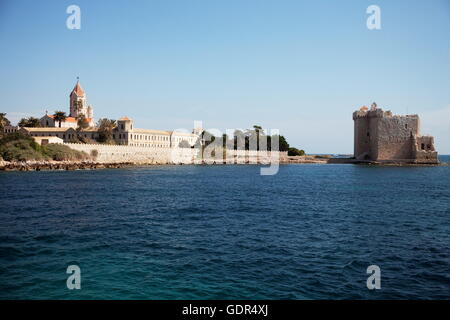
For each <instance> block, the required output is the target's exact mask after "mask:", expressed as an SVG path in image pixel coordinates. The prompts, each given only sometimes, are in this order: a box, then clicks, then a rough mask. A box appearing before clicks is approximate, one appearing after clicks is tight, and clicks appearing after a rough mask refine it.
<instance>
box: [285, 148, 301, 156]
mask: <svg viewBox="0 0 450 320" xmlns="http://www.w3.org/2000/svg"><path fill="white" fill-rule="evenodd" d="M304 155H305V151H304V150H299V149H297V148H289V150H288V156H304Z"/></svg>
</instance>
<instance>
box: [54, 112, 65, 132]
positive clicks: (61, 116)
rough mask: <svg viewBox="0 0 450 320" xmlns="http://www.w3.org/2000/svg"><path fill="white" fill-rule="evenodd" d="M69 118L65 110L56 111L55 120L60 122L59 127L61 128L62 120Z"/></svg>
mask: <svg viewBox="0 0 450 320" xmlns="http://www.w3.org/2000/svg"><path fill="white" fill-rule="evenodd" d="M66 119H67V115H66V113H65V112H64V111H55V113H54V114H53V120H54V121H55V122H58V123H59V127H60V128H61V122H63V121H65V120H66Z"/></svg>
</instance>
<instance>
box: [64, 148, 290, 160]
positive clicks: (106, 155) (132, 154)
mask: <svg viewBox="0 0 450 320" xmlns="http://www.w3.org/2000/svg"><path fill="white" fill-rule="evenodd" d="M65 145H67V146H68V147H70V148H72V149H75V150H78V151H84V152H86V153H87V154H89V155H91V156H93V157H94V156H95V157H94V159H95V161H97V162H100V163H124V162H132V163H137V164H194V163H196V164H200V163H206V164H214V163H216V164H219V163H262V164H264V163H271V162H274V161H279V159H280V160H281V159H282V158H286V157H287V152H275V151H274V152H263V151H248V150H227V151H226V152H225V154H226V155H227V160H225V161H224V159H223V157H221V155H222V154H223V150H221V151H220V152H217V153H216V154H217V156H214V157H212V156H209V157H205V158H203V157H202V156H201V154H200V152H199V150H198V149H193V148H157V147H137V146H125V145H104V144H81V143H65Z"/></svg>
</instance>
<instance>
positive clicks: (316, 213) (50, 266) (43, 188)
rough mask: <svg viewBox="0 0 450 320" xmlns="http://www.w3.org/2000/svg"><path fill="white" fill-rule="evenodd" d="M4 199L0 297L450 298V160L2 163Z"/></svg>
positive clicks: (0, 181)
mask: <svg viewBox="0 0 450 320" xmlns="http://www.w3.org/2000/svg"><path fill="white" fill-rule="evenodd" d="M0 201H1V209H0V219H1V224H0V298H1V299H12V298H18V299H47V298H50V299H230V298H236V299H241V298H245V299H386V298H387V299H391V298H392V299H396V298H403V299H416V298H424V299H429V298H444V299H448V298H450V273H449V270H450V259H449V258H450V255H449V244H450V166H449V167H445V166H442V167H376V166H358V165H314V164H312V165H283V166H281V167H280V171H279V173H278V174H277V175H275V176H260V175H259V167H258V166H252V165H236V166H153V167H145V168H130V169H112V170H93V171H70V172H65V171H61V172H55V171H48V172H3V173H0ZM71 264H76V265H79V266H80V268H81V274H82V283H81V286H82V289H81V290H68V289H67V288H66V279H67V276H68V275H66V273H65V272H66V268H67V266H68V265H71ZM371 264H376V265H378V266H380V268H381V273H382V283H381V284H382V289H381V290H376V291H370V290H368V289H367V287H366V279H367V276H368V275H367V274H366V268H367V267H368V266H369V265H371Z"/></svg>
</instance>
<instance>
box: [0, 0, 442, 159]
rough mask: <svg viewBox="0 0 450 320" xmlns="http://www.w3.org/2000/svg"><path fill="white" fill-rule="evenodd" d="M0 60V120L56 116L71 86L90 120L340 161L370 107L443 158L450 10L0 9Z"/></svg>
mask: <svg viewBox="0 0 450 320" xmlns="http://www.w3.org/2000/svg"><path fill="white" fill-rule="evenodd" d="M69 5H77V6H79V7H80V10H81V29H79V30H70V29H68V28H67V26H66V20H67V18H68V17H69V14H68V13H66V9H67V7H68V6H69ZM370 5H377V6H379V8H380V10H381V29H380V30H369V29H368V28H367V25H366V20H367V18H368V17H369V14H367V13H366V9H367V7H368V6H370ZM0 48H1V50H0V88H1V90H0V94H1V97H2V98H1V99H0V112H6V113H7V117H8V118H9V119H11V120H12V122H16V121H17V120H19V119H20V118H22V117H25V116H39V117H40V116H42V115H43V114H45V111H46V110H48V111H49V113H53V112H54V111H55V110H63V111H66V112H67V113H68V112H69V94H70V91H71V90H72V88H73V87H74V85H75V83H76V77H80V83H81V85H82V87H83V88H84V90H85V91H86V94H87V100H88V104H91V105H92V106H93V108H94V117H95V118H97V119H98V118H103V117H107V118H112V119H117V118H119V117H122V116H128V117H130V118H133V119H134V121H135V126H136V127H139V128H148V129H163V130H174V129H177V128H187V129H189V128H192V127H193V124H194V121H195V120H200V121H202V122H203V126H204V128H205V129H210V128H216V129H219V130H220V131H222V132H225V130H227V129H235V128H251V127H252V126H253V125H261V126H262V127H263V128H266V129H269V130H270V129H278V130H280V133H281V134H282V135H284V136H285V137H286V138H287V140H288V142H289V143H290V144H291V146H294V147H298V148H301V149H304V150H305V151H306V152H307V153H340V154H351V153H352V152H353V120H352V113H353V111H355V110H357V109H359V108H360V107H361V106H363V105H368V106H370V104H371V103H372V102H376V103H377V104H378V106H379V107H381V108H383V109H386V110H391V111H392V112H394V113H396V114H406V113H410V114H419V115H420V116H421V123H422V133H423V134H431V135H434V136H435V142H436V143H435V144H436V147H437V150H438V152H440V153H441V154H450V0H427V1H425V0H423V1H411V0H409V1H403V0H396V1H380V0H371V1H365V0H342V1H337V0H335V1H332V0H315V1H312V0H309V1H301V0H293V1H290V0H289V1H288V0H276V1H272V0H264V1H263V0H259V1H256V0H226V1H225V0H183V1H182V0H178V1H175V0H161V1H159V0H158V1H156V0H148V1H138V0H134V1H125V0H117V1H101V0H96V1H92V0H90V1H84V0H83V1H81V0H70V1H65V0H60V1H54V0H52V1H50V0H48V1H31V0H30V1H24V0H14V1H10V0H0Z"/></svg>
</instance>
